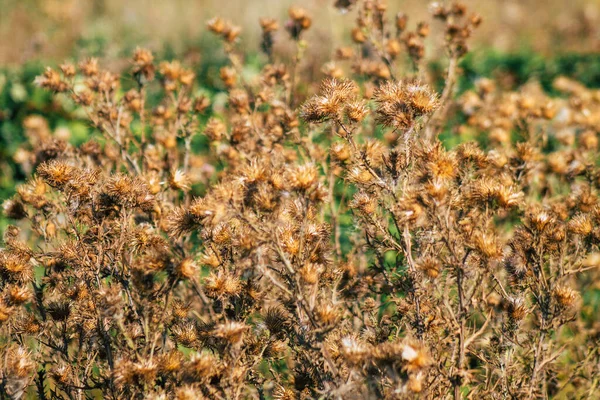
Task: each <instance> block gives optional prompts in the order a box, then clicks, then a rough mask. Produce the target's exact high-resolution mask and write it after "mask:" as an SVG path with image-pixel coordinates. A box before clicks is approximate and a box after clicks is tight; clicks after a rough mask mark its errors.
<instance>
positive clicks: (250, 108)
mask: <svg viewBox="0 0 600 400" xmlns="http://www.w3.org/2000/svg"><path fill="white" fill-rule="evenodd" d="M336 6H338V7H340V8H344V9H346V8H350V7H354V8H356V9H357V10H358V11H357V13H358V19H357V21H356V26H355V27H354V29H353V30H352V33H351V41H352V42H353V43H354V47H352V46H347V47H340V48H339V49H338V50H337V51H336V52H335V53H336V54H335V57H336V61H335V64H331V63H328V65H327V66H326V67H325V68H323V71H324V73H325V74H326V75H329V76H328V77H327V78H326V79H325V80H324V82H323V83H322V85H321V87H320V89H317V91H316V92H315V93H313V94H312V96H310V97H308V98H303V96H302V95H301V93H303V91H301V90H299V86H300V83H299V82H300V81H301V80H302V76H301V73H302V69H301V68H299V65H300V64H301V63H302V62H305V61H307V60H306V59H305V58H304V49H305V48H306V46H307V45H309V44H307V42H306V41H305V39H304V37H303V34H304V32H305V31H306V30H308V29H310V27H311V25H312V19H311V17H310V15H309V14H308V12H307V11H305V10H303V9H300V8H292V9H290V12H289V20H288V21H287V22H285V23H282V24H281V26H284V27H285V30H286V31H287V34H288V35H287V36H289V37H281V36H279V35H278V34H277V32H278V28H279V25H280V24H279V23H278V21H276V20H274V19H270V18H264V19H261V21H260V26H261V28H262V31H263V37H262V42H261V45H260V47H261V49H262V50H263V51H264V52H265V53H266V56H267V59H268V63H266V64H265V65H264V67H263V69H262V71H261V73H260V76H259V77H258V78H257V79H251V80H249V79H248V78H247V77H246V76H245V75H244V74H243V66H244V63H245V59H244V57H245V54H244V52H242V51H241V49H240V48H239V47H238V45H237V39H238V36H239V35H240V29H239V28H237V27H236V26H234V25H233V24H232V23H231V22H228V21H226V20H224V19H221V18H214V19H212V20H211V21H210V22H209V23H208V28H209V30H210V31H211V32H213V33H214V34H216V35H218V37H220V38H222V40H223V43H224V50H225V52H226V54H227V56H228V58H229V60H230V64H229V65H228V66H226V67H224V68H222V69H221V70H220V77H221V79H222V81H223V86H224V87H225V88H226V93H227V97H228V104H227V107H226V108H224V109H223V111H222V112H212V110H211V105H210V100H209V99H208V98H206V97H204V96H202V95H200V94H199V92H198V91H197V90H196V88H197V83H196V82H195V76H194V73H193V72H192V71H191V70H190V69H188V68H186V67H185V66H184V65H183V64H181V63H179V62H177V61H170V62H161V63H156V62H155V61H154V57H153V55H152V53H151V52H149V51H148V50H145V49H137V50H136V51H135V53H134V55H133V57H132V60H131V71H130V75H129V76H131V77H133V80H132V81H133V82H134V85H133V87H132V88H128V89H127V90H125V89H123V88H121V79H120V77H119V75H117V74H115V73H112V72H109V71H106V70H104V69H103V68H102V66H101V65H102V63H101V62H99V61H98V60H95V59H89V60H85V61H83V62H81V63H79V65H78V66H74V65H71V64H65V65H62V66H61V67H60V71H59V70H53V69H48V70H47V71H46V72H45V73H44V74H43V76H41V77H40V78H38V80H37V82H38V84H39V85H41V86H42V87H45V88H48V89H49V90H52V91H54V92H56V93H57V96H68V97H70V98H71V99H72V101H74V102H75V103H76V104H77V105H78V106H79V107H81V109H83V110H85V112H86V113H87V116H88V118H89V122H90V124H92V126H93V127H95V129H96V134H95V135H94V137H92V138H90V140H89V141H87V142H86V143H84V144H82V145H80V146H73V145H71V144H69V143H68V142H67V141H66V140H64V138H61V137H60V136H59V135H57V134H56V132H55V133H53V132H51V130H50V129H49V127H48V125H47V124H46V123H45V122H44V121H43V119H42V120H40V119H30V120H28V121H27V124H26V129H27V131H28V138H29V144H28V145H27V146H26V147H25V148H23V149H22V150H21V151H20V152H19V153H18V157H15V159H17V160H18V161H19V162H20V163H21V164H22V165H23V168H24V169H27V168H28V169H29V170H31V172H32V175H31V178H30V179H29V180H28V181H27V183H25V184H23V185H22V186H20V187H19V188H18V190H17V195H16V196H15V197H14V198H12V199H10V200H8V201H7V202H6V203H5V204H4V212H5V215H6V216H7V217H8V218H11V219H13V220H15V225H14V226H11V227H9V228H8V229H7V230H6V232H5V235H4V247H3V248H2V249H1V250H0V289H1V297H0V330H1V332H2V333H1V335H2V336H1V337H2V338H3V341H2V346H1V350H0V354H1V355H2V363H1V369H0V393H2V395H3V396H9V397H12V398H24V397H25V396H26V395H29V396H30V397H34V396H38V397H39V398H64V399H67V398H69V399H71V398H73V399H75V398H77V399H79V398H92V397H99V396H101V397H104V398H114V399H121V398H140V399H142V398H156V399H166V398H168V399H171V398H176V399H197V398H219V399H229V398H232V399H233V398H273V399H296V398H302V399H308V398H332V399H342V398H343V399H352V398H357V399H358V398H361V399H362V398H394V399H395V398H415V397H416V396H420V397H422V398H432V399H433V398H455V399H459V398H467V397H468V398H492V399H504V398H548V397H554V396H563V397H585V396H588V397H593V396H594V395H595V394H596V393H597V389H596V384H595V380H594V377H595V376H596V375H597V374H598V372H599V371H598V366H599V365H600V364H599V360H600V359H599V357H600V355H599V353H598V351H597V348H598V346H597V344H598V337H600V336H599V334H598V332H599V329H600V326H599V325H598V323H597V320H596V319H595V315H594V314H593V309H591V306H590V305H589V300H587V301H588V303H586V299H585V297H586V296H585V295H586V293H591V292H592V291H593V288H594V285H595V282H596V278H597V272H596V270H595V268H596V267H597V266H598V264H600V258H599V256H598V254H600V252H599V251H600V250H599V249H598V243H599V242H600V231H598V228H597V227H596V226H597V225H598V223H599V222H600V212H599V210H600V208H599V205H598V195H597V191H598V187H599V186H600V179H599V178H598V177H599V174H598V167H597V166H596V164H597V163H596V161H595V160H596V158H597V154H598V153H597V151H598V138H597V132H596V130H595V129H596V127H597V126H598V124H597V122H598V121H597V120H598V116H599V115H600V107H599V104H600V96H599V95H598V92H597V91H593V90H589V89H587V88H585V87H583V86H581V85H579V84H578V83H576V82H573V81H570V80H568V79H567V78H562V79H559V80H557V82H556V83H555V84H556V87H557V89H558V90H561V91H563V92H564V93H565V99H553V98H550V97H548V96H547V95H545V94H544V93H543V92H542V91H540V90H539V88H537V87H535V86H533V85H530V86H527V87H524V88H522V89H521V90H520V91H519V92H516V93H505V92H502V91H500V90H498V89H497V88H496V87H495V85H494V82H492V81H489V80H481V81H479V82H478V83H477V85H476V87H475V89H474V90H473V91H470V92H467V93H465V94H463V95H462V96H461V97H460V98H458V99H456V98H455V97H454V93H453V90H454V87H455V84H456V80H457V73H458V61H459V59H460V57H462V56H463V55H464V54H465V52H466V50H467V41H468V39H469V37H470V35H471V33H472V31H473V30H474V29H475V28H476V27H477V26H478V25H479V23H480V22H481V21H480V18H479V17H478V16H477V15H474V14H469V12H468V10H467V9H466V7H465V6H464V5H463V4H461V3H459V2H455V3H452V4H449V5H442V4H437V3H436V4H434V5H432V6H431V11H432V14H433V17H434V19H435V20H438V22H440V21H441V25H442V26H441V29H442V31H443V32H444V35H443V37H444V39H443V43H442V45H443V46H444V48H445V49H446V53H447V55H448V66H447V68H448V69H447V74H446V76H447V79H446V81H445V86H444V88H443V90H442V91H441V93H438V92H437V91H436V90H435V87H436V86H435V85H434V84H433V83H432V82H429V81H428V78H427V74H426V73H425V72H426V65H425V63H424V59H425V58H424V57H425V49H426V46H425V45H424V43H425V41H426V40H429V38H430V37H431V36H432V35H430V31H432V30H435V29H439V28H440V26H439V23H438V22H436V21H431V23H430V22H426V21H421V22H418V23H416V24H415V25H414V26H411V24H410V23H409V20H408V18H407V16H405V15H403V14H400V15H397V16H389V15H388V14H389V13H388V11H387V5H386V3H385V2H384V1H382V0H378V1H370V0H364V1H337V2H336ZM411 29H412V30H411ZM277 40H289V41H290V42H291V43H292V45H294V46H295V48H296V50H297V52H296V55H295V57H294V58H293V59H292V60H291V61H290V62H289V64H286V63H284V62H282V61H281V60H280V59H279V55H278V54H277V52H276V51H275V47H274V46H273V44H274V42H275V41H277ZM150 93H152V94H153V95H156V93H159V94H160V95H159V98H160V100H159V101H157V102H155V103H153V102H152V101H151V96H150ZM296 104H301V105H300V106H295V105H296ZM459 116H460V117H464V118H458V117H459ZM457 121H465V123H461V122H457ZM444 130H450V131H455V132H457V134H461V135H467V134H468V135H470V137H474V138H477V139H479V141H478V142H479V143H476V142H471V141H464V142H463V143H462V144H460V145H458V146H455V147H453V148H446V147H445V146H444V145H442V143H441V142H440V140H439V135H440V134H441V133H442V132H443V131H444ZM200 135H202V136H204V137H205V139H206V142H207V143H208V144H207V146H206V148H205V150H203V151H201V152H195V151H194V145H193V144H194V142H193V141H194V138H195V137H199V136H200ZM549 143H552V147H550V145H549ZM199 183H202V184H203V186H204V187H205V188H206V190H205V191H204V192H203V193H202V194H201V195H198V191H197V185H198V184H199Z"/></svg>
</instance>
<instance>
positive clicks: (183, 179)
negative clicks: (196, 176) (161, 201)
mask: <svg viewBox="0 0 600 400" xmlns="http://www.w3.org/2000/svg"><path fill="white" fill-rule="evenodd" d="M169 186H171V188H172V189H175V190H183V191H184V192H187V191H188V190H190V188H191V180H190V178H189V176H188V175H187V174H186V173H185V172H184V171H183V170H181V169H177V170H175V172H174V173H172V174H171V176H170V177H169Z"/></svg>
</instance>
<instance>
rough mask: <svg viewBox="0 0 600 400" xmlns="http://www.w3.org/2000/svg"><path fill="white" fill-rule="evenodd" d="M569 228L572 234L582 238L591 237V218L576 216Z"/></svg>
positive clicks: (585, 215)
mask: <svg viewBox="0 0 600 400" xmlns="http://www.w3.org/2000/svg"><path fill="white" fill-rule="evenodd" d="M567 226H568V229H569V231H570V232H572V233H574V234H576V235H581V236H587V235H589V234H590V233H591V232H592V228H593V225H592V221H591V218H590V216H589V215H588V214H578V215H576V216H574V217H573V218H572V219H571V220H570V221H569V223H568V225H567Z"/></svg>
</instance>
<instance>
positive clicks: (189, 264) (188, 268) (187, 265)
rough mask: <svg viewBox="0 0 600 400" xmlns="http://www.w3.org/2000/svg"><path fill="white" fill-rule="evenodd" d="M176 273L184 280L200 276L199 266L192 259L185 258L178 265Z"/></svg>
mask: <svg viewBox="0 0 600 400" xmlns="http://www.w3.org/2000/svg"><path fill="white" fill-rule="evenodd" d="M175 273H176V274H177V276H178V277H180V278H182V279H192V278H194V277H196V276H197V274H198V265H197V264H196V263H195V262H194V260H192V259H191V258H185V259H183V260H182V261H181V262H180V263H179V264H177V267H176V268H175Z"/></svg>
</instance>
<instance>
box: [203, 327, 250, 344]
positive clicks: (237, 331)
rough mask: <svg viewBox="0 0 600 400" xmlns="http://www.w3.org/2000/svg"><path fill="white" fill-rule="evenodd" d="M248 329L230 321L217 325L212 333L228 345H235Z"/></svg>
mask: <svg viewBox="0 0 600 400" xmlns="http://www.w3.org/2000/svg"><path fill="white" fill-rule="evenodd" d="M248 329H249V327H248V325H246V324H243V323H240V322H234V321H231V322H227V323H224V324H220V325H217V326H216V327H215V329H214V330H213V331H212V333H213V335H215V336H216V337H218V338H221V339H224V340H225V341H227V342H228V343H229V344H232V345H236V344H239V343H240V342H241V341H242V339H243V335H244V333H245V332H246V331H247V330H248Z"/></svg>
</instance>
